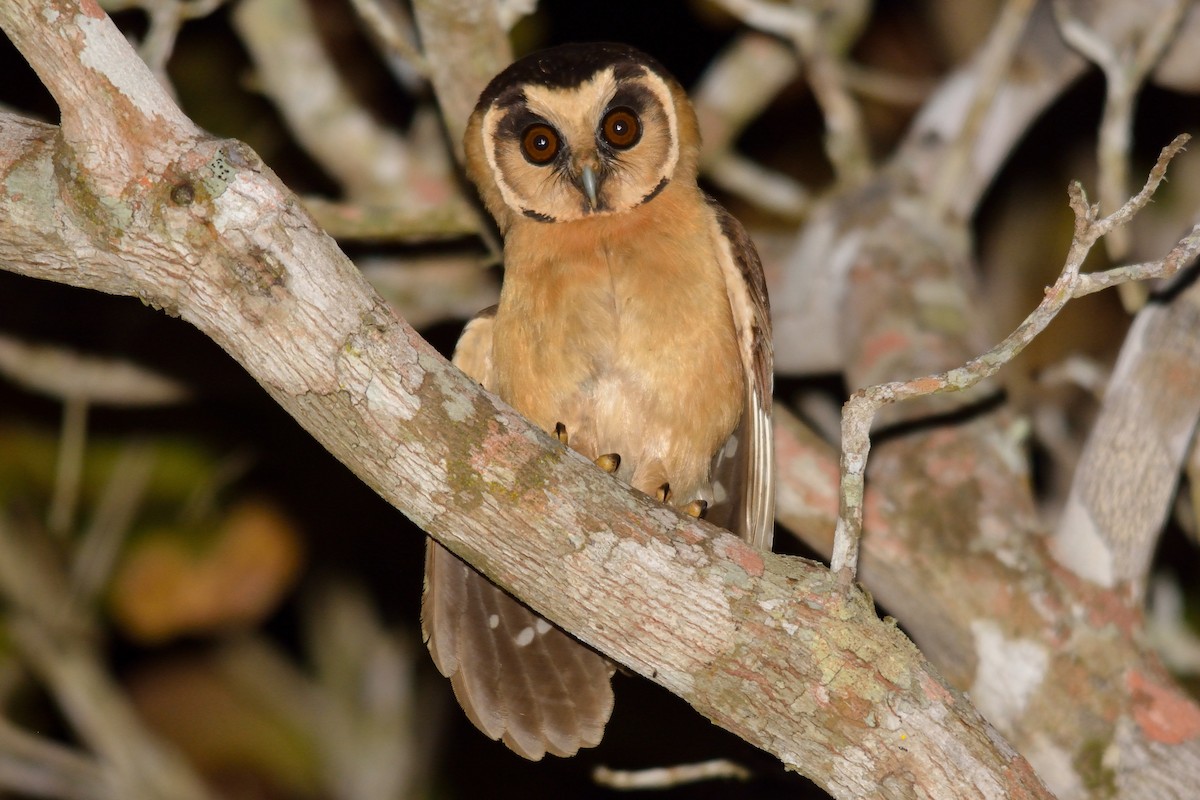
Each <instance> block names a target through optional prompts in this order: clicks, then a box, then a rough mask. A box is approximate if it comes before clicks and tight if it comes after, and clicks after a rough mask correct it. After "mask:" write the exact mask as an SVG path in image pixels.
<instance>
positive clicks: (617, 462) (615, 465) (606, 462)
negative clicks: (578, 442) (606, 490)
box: [595, 453, 621, 475]
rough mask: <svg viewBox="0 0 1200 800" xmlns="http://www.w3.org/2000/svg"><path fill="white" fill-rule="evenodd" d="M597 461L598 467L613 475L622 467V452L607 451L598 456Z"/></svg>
mask: <svg viewBox="0 0 1200 800" xmlns="http://www.w3.org/2000/svg"><path fill="white" fill-rule="evenodd" d="M595 463H596V466H597V467H599V468H600V469H602V470H604V471H605V472H607V473H608V474H609V475H612V474H613V473H614V472H616V471H617V470H618V469H620V468H621V455H620V453H605V454H604V455H602V456H597V458H596V462H595Z"/></svg>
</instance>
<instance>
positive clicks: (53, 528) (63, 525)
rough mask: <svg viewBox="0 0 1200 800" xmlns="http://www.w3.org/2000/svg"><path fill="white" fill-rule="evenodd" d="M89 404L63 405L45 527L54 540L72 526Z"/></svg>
mask: <svg viewBox="0 0 1200 800" xmlns="http://www.w3.org/2000/svg"><path fill="white" fill-rule="evenodd" d="M87 418H88V401H87V399H86V398H84V397H78V396H74V397H67V398H66V399H65V401H64V402H63V421H62V433H61V434H59V438H58V466H57V469H56V472H55V475H54V496H53V498H52V499H51V501H50V514H49V517H48V518H47V520H46V527H47V528H48V529H49V530H50V532H51V533H53V534H55V535H56V536H64V537H65V536H66V535H67V533H68V532H70V530H71V528H72V526H73V525H74V524H75V509H76V507H77V506H78V505H79V490H80V484H81V483H82V482H83V457H84V450H85V449H86V445H87Z"/></svg>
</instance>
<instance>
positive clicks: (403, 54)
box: [350, 0, 429, 84]
mask: <svg viewBox="0 0 1200 800" xmlns="http://www.w3.org/2000/svg"><path fill="white" fill-rule="evenodd" d="M350 4H351V5H353V6H354V10H355V11H356V12H358V17H359V19H361V20H362V21H363V23H364V24H365V25H366V26H367V28H368V29H369V30H370V31H371V32H372V33H373V34H375V37H376V38H377V40H378V41H379V43H380V44H381V45H382V46H383V55H384V58H386V59H387V61H388V64H389V65H390V66H391V69H392V74H393V75H395V76H396V77H397V78H399V79H400V80H401V81H403V82H404V83H406V84H408V83H411V82H413V81H411V80H410V79H409V75H410V74H415V75H416V76H419V77H420V78H428V76H429V64H428V63H427V62H426V61H425V57H424V56H422V55H421V51H420V50H419V49H418V47H417V44H416V38H417V31H416V28H415V27H414V26H413V21H412V17H411V16H410V15H409V12H408V8H407V7H406V6H405V5H404V4H403V3H399V2H397V1H396V0H350Z"/></svg>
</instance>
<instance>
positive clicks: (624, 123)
mask: <svg viewBox="0 0 1200 800" xmlns="http://www.w3.org/2000/svg"><path fill="white" fill-rule="evenodd" d="M600 135H601V136H603V137H604V141H606V142H608V143H609V144H611V145H612V146H613V147H615V148H617V149H618V150H626V149H628V148H630V147H633V146H634V145H635V144H637V143H638V139H640V138H642V123H641V122H640V121H639V120H638V117H637V114H635V113H634V112H633V109H632V108H625V107H623V106H622V107H621V108H614V109H613V110H612V111H609V112H608V113H607V114H605V115H604V121H603V122H601V123H600Z"/></svg>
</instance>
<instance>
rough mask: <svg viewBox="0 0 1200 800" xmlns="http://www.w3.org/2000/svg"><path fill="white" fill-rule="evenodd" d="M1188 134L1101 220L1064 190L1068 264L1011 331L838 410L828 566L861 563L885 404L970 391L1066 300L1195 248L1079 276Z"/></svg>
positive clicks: (1142, 200)
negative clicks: (870, 467)
mask: <svg viewBox="0 0 1200 800" xmlns="http://www.w3.org/2000/svg"><path fill="white" fill-rule="evenodd" d="M1189 138H1190V137H1188V136H1187V135H1180V136H1177V137H1176V138H1175V140H1174V141H1172V142H1171V144H1169V145H1168V146H1167V147H1165V148H1163V150H1162V153H1161V154H1160V155H1159V157H1158V161H1157V163H1156V164H1155V166H1154V168H1153V169H1152V170H1151V171H1150V175H1149V177H1148V178H1147V180H1146V184H1145V186H1143V187H1142V190H1141V191H1140V192H1138V193H1137V194H1136V195H1134V196H1133V197H1132V198H1130V199H1129V200H1128V201H1127V202H1126V203H1125V204H1124V205H1123V206H1121V207H1120V208H1119V209H1117V210H1116V211H1114V212H1113V213H1112V214H1110V215H1108V216H1106V217H1100V216H1099V210H1098V209H1097V208H1096V207H1095V206H1093V205H1089V204H1088V201H1087V195H1086V194H1085V193H1084V190H1083V187H1082V186H1081V185H1080V184H1079V183H1074V184H1072V185H1071V186H1070V187H1069V189H1068V194H1069V195H1070V205H1071V209H1072V210H1073V211H1074V212H1075V236H1074V239H1073V241H1072V243H1071V248H1070V251H1069V253H1068V255H1067V262H1066V264H1065V265H1064V267H1063V270H1062V272H1061V273H1060V275H1059V277H1058V280H1057V281H1055V283H1054V285H1053V286H1051V287H1049V288H1048V289H1047V290H1046V297H1045V299H1044V300H1043V301H1042V302H1041V304H1039V305H1038V307H1037V308H1036V309H1035V310H1034V311H1033V313H1031V314H1030V315H1029V316H1028V317H1026V319H1025V321H1024V322H1022V323H1021V324H1020V325H1019V326H1018V327H1017V329H1016V330H1015V331H1013V332H1012V333H1011V334H1009V335H1008V337H1006V338H1005V339H1004V340H1003V341H1002V342H1000V343H999V344H998V345H996V346H995V347H993V348H992V349H991V350H989V351H988V352H986V353H984V354H983V355H981V356H979V357H978V358H975V359H972V360H971V361H969V362H967V363H966V364H965V365H963V366H961V367H957V368H955V369H951V370H949V371H947V372H942V373H939V374H936V375H926V376H923V377H920V378H915V379H912V380H908V381H894V382H890V383H885V384H879V385H876V386H870V387H867V388H865V389H860V390H858V391H856V392H854V394H852V395H851V396H850V399H849V400H847V401H846V405H845V407H844V408H843V410H842V489H841V499H840V506H839V512H838V524H837V529H836V532H835V536H834V549H833V557H832V560H831V568H832V569H833V570H834V571H835V572H836V573H838V575H839V576H840V578H841V580H842V581H844V582H846V583H849V582H852V581H853V580H854V578H855V574H856V571H857V568H858V542H859V538H860V537H861V533H862V514H863V498H864V489H865V474H866V466H867V453H868V451H869V449H870V429H871V423H872V422H873V421H874V419H875V414H876V413H877V412H878V411H879V409H881V408H882V407H884V406H885V405H888V404H891V403H895V402H899V401H901V400H908V399H911V398H914V397H922V396H925V395H929V394H936V393H940V392H955V391H962V390H964V389H968V388H970V387H971V386H974V385H975V384H977V383H979V382H980V381H981V380H983V379H985V378H988V377H991V376H992V375H994V374H995V373H996V372H997V371H998V370H999V369H1000V368H1001V367H1002V366H1004V365H1005V364H1007V363H1009V362H1010V361H1011V360H1012V359H1013V358H1015V357H1016V356H1017V354H1019V353H1020V352H1021V351H1022V350H1024V349H1025V347H1026V346H1027V345H1028V344H1029V343H1030V342H1032V341H1033V339H1034V338H1035V337H1037V335H1038V334H1040V333H1041V332H1042V331H1043V330H1044V329H1045V328H1046V326H1047V325H1049V324H1050V322H1051V321H1052V320H1053V319H1054V317H1055V316H1057V314H1058V312H1059V311H1060V310H1061V309H1062V307H1063V306H1065V305H1066V304H1067V303H1068V302H1069V301H1070V300H1072V299H1075V298H1076V297H1082V296H1084V295H1087V294H1091V293H1092V292H1095V291H1099V290H1100V289H1102V288H1104V287H1106V286H1109V285H1113V284H1115V283H1118V282H1120V281H1123V280H1132V279H1134V278H1135V277H1147V276H1150V275H1154V276H1160V277H1166V276H1169V275H1172V274H1174V273H1175V272H1176V271H1177V270H1178V269H1179V268H1180V266H1182V265H1183V264H1186V263H1187V262H1188V261H1189V260H1191V258H1192V257H1193V256H1194V255H1195V254H1196V252H1197V251H1198V250H1200V226H1197V227H1196V228H1195V229H1193V231H1192V233H1191V234H1189V235H1188V236H1187V237H1185V238H1184V239H1183V240H1181V241H1180V242H1179V244H1178V245H1176V247H1175V248H1174V249H1173V250H1172V251H1171V252H1170V253H1169V254H1168V255H1167V256H1166V257H1165V258H1163V259H1162V260H1161V261H1157V262H1152V263H1151V264H1146V265H1134V267H1119V268H1116V269H1114V270H1109V271H1107V272H1103V273H1099V274H1091V275H1089V274H1081V273H1080V271H1079V270H1080V268H1081V267H1082V265H1083V261H1084V259H1085V258H1086V257H1087V254H1088V253H1089V252H1090V251H1091V249H1092V246H1093V245H1094V244H1095V243H1096V242H1097V241H1098V240H1099V239H1100V238H1101V237H1103V236H1105V235H1106V234H1108V233H1109V232H1111V231H1112V230H1114V229H1115V228H1117V227H1119V226H1121V225H1124V224H1126V223H1128V222H1129V220H1131V219H1132V218H1133V216H1134V215H1135V214H1136V213H1137V212H1138V211H1140V210H1141V209H1142V208H1144V207H1145V206H1146V204H1147V203H1149V202H1150V198H1151V197H1152V196H1153V194H1154V192H1155V190H1156V189H1157V188H1158V186H1159V184H1160V183H1162V181H1163V178H1164V177H1165V175H1166V169H1167V165H1168V164H1169V163H1170V161H1171V159H1172V158H1174V157H1175V156H1176V155H1177V154H1178V153H1179V151H1180V150H1182V149H1183V146H1184V145H1185V144H1186V143H1187V141H1188V139H1189Z"/></svg>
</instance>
